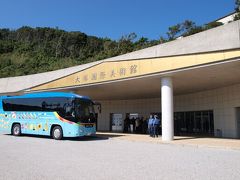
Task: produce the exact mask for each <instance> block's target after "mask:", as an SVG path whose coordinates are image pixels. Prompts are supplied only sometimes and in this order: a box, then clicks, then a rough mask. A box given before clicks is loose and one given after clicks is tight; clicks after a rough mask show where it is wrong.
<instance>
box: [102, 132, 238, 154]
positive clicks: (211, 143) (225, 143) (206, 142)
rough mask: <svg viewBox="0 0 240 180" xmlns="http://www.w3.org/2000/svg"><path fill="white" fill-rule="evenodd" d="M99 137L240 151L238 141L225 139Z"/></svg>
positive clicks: (145, 136)
mask: <svg viewBox="0 0 240 180" xmlns="http://www.w3.org/2000/svg"><path fill="white" fill-rule="evenodd" d="M98 135H99V136H101V137H112V138H114V139H121V140H128V141H137V142H150V143H160V144H175V145H181V146H197V147H211V148H219V149H233V150H240V139H227V138H216V137H203V136H202V137H201V136H199V137H194V136H192V137H191V136H185V137H184V136H175V137H174V141H171V142H163V141H162V140H161V136H160V137H159V138H151V137H149V136H147V135H145V134H126V133H110V132H98Z"/></svg>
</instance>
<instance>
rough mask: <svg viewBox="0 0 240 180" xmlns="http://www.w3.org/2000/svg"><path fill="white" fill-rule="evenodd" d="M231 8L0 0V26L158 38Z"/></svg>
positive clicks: (222, 2)
mask: <svg viewBox="0 0 240 180" xmlns="http://www.w3.org/2000/svg"><path fill="white" fill-rule="evenodd" d="M233 11H234V0H0V28H10V29H16V28H19V27H21V26H31V27H58V28H59V29H64V30H67V31H81V32H84V33H86V34H88V35H94V36H98V37H109V38H111V39H116V40H117V39H119V38H120V37H121V36H122V35H125V34H129V33H131V32H135V33H136V34H137V35H138V37H141V36H144V37H147V38H149V39H158V38H159V37H160V36H164V35H165V33H166V32H167V31H168V27H169V26H172V25H175V24H176V23H179V22H182V21H184V20H186V19H189V20H192V21H194V22H196V23H197V24H199V25H201V24H204V23H207V22H210V21H213V20H215V19H217V18H219V17H222V16H224V15H226V14H228V13H231V12H233Z"/></svg>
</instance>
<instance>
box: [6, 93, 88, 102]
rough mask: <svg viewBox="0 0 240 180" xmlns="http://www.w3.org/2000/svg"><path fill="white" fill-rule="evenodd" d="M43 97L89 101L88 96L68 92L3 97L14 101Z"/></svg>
mask: <svg viewBox="0 0 240 180" xmlns="http://www.w3.org/2000/svg"><path fill="white" fill-rule="evenodd" d="M43 97H68V98H82V99H89V100H90V98H89V97H88V96H81V95H78V94H74V93H66V92H38V93H29V94H23V95H18V96H2V98H3V99H12V98H14V99H15V98H43Z"/></svg>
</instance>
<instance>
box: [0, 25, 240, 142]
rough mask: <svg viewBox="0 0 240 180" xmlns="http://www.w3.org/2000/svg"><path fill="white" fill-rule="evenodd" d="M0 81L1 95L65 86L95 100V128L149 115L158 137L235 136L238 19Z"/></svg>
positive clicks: (239, 97) (239, 122)
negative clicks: (169, 39) (158, 120)
mask: <svg viewBox="0 0 240 180" xmlns="http://www.w3.org/2000/svg"><path fill="white" fill-rule="evenodd" d="M0 83H1V87H0V93H1V94H21V93H29V92H40V91H71V92H75V93H78V94H82V95H87V96H90V97H91V98H92V99H94V100H95V101H98V102H100V103H101V112H98V123H97V127H98V130H100V131H113V132H115V131H116V132H119V131H120V132H122V131H123V130H124V119H125V118H126V116H130V117H131V118H140V119H141V118H143V119H144V120H146V119H147V118H148V117H149V115H150V114H157V115H158V116H160V118H161V121H162V123H161V127H162V139H163V140H167V141H169V140H172V139H173V138H174V135H205V136H218V137H231V138H240V21H236V22H232V23H229V24H226V25H223V26H220V27H217V28H214V29H210V30H208V31H204V32H201V33H198V34H195V35H192V36H189V37H184V38H181V39H178V40H175V41H172V42H169V43H165V44H161V45H157V46H153V47H150V48H146V49H142V50H139V51H135V52H132V53H128V54H125V55H121V56H117V57H113V58H109V59H105V60H101V61H97V62H94V63H89V64H85V65H80V66H76V67H72V68H67V69H62V70H58V71H52V72H47V73H40V74H35V75H29V76H21V77H12V78H3V79H0ZM135 123H136V122H134V126H135V125H136V124H135ZM137 123H138V122H137ZM134 129H135V128H134Z"/></svg>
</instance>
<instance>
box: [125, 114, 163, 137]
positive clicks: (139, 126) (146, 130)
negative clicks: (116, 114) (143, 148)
mask: <svg viewBox="0 0 240 180" xmlns="http://www.w3.org/2000/svg"><path fill="white" fill-rule="evenodd" d="M160 126H161V122H160V119H159V118H158V116H157V115H154V114H151V115H150V118H149V119H148V118H143V117H136V118H134V117H132V118H129V116H128V115H127V116H126V118H125V120H124V130H123V132H125V133H138V134H149V135H150V136H151V137H158V136H159V134H160V133H161V128H160Z"/></svg>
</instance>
